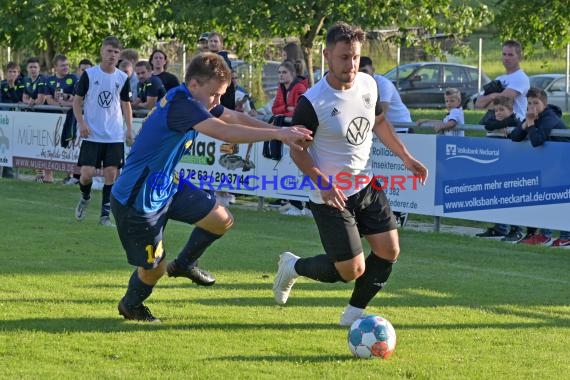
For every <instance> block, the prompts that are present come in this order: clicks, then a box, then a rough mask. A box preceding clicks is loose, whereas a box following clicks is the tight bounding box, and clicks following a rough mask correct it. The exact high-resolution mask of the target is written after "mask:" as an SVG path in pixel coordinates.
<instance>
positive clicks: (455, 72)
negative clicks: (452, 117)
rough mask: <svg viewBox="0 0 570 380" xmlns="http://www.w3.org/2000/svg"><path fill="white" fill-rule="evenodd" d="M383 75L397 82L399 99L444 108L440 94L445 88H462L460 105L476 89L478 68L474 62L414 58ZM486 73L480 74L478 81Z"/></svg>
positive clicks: (483, 79)
mask: <svg viewBox="0 0 570 380" xmlns="http://www.w3.org/2000/svg"><path fill="white" fill-rule="evenodd" d="M384 76H385V77H386V78H388V79H390V80H391V81H392V82H394V84H395V85H396V88H397V89H398V91H399V92H400V96H401V97H402V101H403V102H404V104H405V105H406V106H408V107H410V108H445V102H444V99H443V94H444V92H445V89H446V88H449V87H455V88H457V89H459V91H461V99H462V101H463V107H464V108H466V106H467V104H468V102H469V99H470V98H471V97H472V95H473V94H476V93H477V92H478V90H479V88H478V87H477V85H478V78H479V70H478V69H477V68H476V67H473V66H467V65H461V64H457V63H445V62H417V63H408V64H405V65H401V66H399V67H397V68H394V69H392V70H390V71H388V72H387V73H386V74H384ZM489 81H490V80H489V77H487V75H485V74H484V73H482V74H481V85H484V84H486V83H488V82H489Z"/></svg>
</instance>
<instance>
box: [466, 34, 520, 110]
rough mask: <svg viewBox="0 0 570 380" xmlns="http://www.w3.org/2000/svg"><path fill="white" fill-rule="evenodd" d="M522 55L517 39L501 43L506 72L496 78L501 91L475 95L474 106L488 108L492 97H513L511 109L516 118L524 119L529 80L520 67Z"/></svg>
mask: <svg viewBox="0 0 570 380" xmlns="http://www.w3.org/2000/svg"><path fill="white" fill-rule="evenodd" d="M522 57H523V52H522V46H521V44H520V43H519V42H518V41H515V40H507V41H505V42H504V43H503V47H502V62H503V66H504V67H505V71H506V73H505V74H503V75H500V76H498V77H497V78H496V80H497V81H499V82H501V84H502V86H503V91H501V92H495V93H491V94H488V95H481V96H479V97H477V100H476V101H475V107H476V108H490V107H491V106H492V103H491V102H492V101H493V99H494V98H496V97H498V96H506V97H509V98H512V99H513V102H514V106H513V110H514V112H515V114H516V115H517V118H518V119H519V120H521V121H522V120H524V119H525V113H526V103H527V102H526V93H527V91H528V89H529V88H530V81H529V79H528V76H527V75H526V74H525V72H524V71H523V70H522V69H521V67H520V61H521V60H522Z"/></svg>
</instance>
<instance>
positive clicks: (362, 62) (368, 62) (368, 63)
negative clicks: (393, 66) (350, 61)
mask: <svg viewBox="0 0 570 380" xmlns="http://www.w3.org/2000/svg"><path fill="white" fill-rule="evenodd" d="M364 66H373V65H372V60H371V59H370V57H367V56H365V55H363V56H361V57H360V65H359V66H358V68H359V69H361V68H363V67H364Z"/></svg>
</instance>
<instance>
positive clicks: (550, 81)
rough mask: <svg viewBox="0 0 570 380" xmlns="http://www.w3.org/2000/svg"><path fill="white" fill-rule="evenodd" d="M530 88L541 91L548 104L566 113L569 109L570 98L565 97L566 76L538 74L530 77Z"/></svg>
mask: <svg viewBox="0 0 570 380" xmlns="http://www.w3.org/2000/svg"><path fill="white" fill-rule="evenodd" d="M529 79H530V87H538V88H541V89H543V90H544V91H545V92H546V96H548V103H549V104H554V105H555V106H558V107H560V108H561V109H562V111H565V112H567V111H568V110H569V107H570V96H569V97H568V101H567V97H566V75H564V74H538V75H531V76H530V77H529Z"/></svg>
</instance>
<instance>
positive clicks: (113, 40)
mask: <svg viewBox="0 0 570 380" xmlns="http://www.w3.org/2000/svg"><path fill="white" fill-rule="evenodd" d="M107 45H109V46H112V47H114V48H115V49H119V50H122V49H123V44H122V43H121V41H119V39H118V38H117V37H115V36H109V37H105V39H104V40H103V43H102V44H101V46H107Z"/></svg>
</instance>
